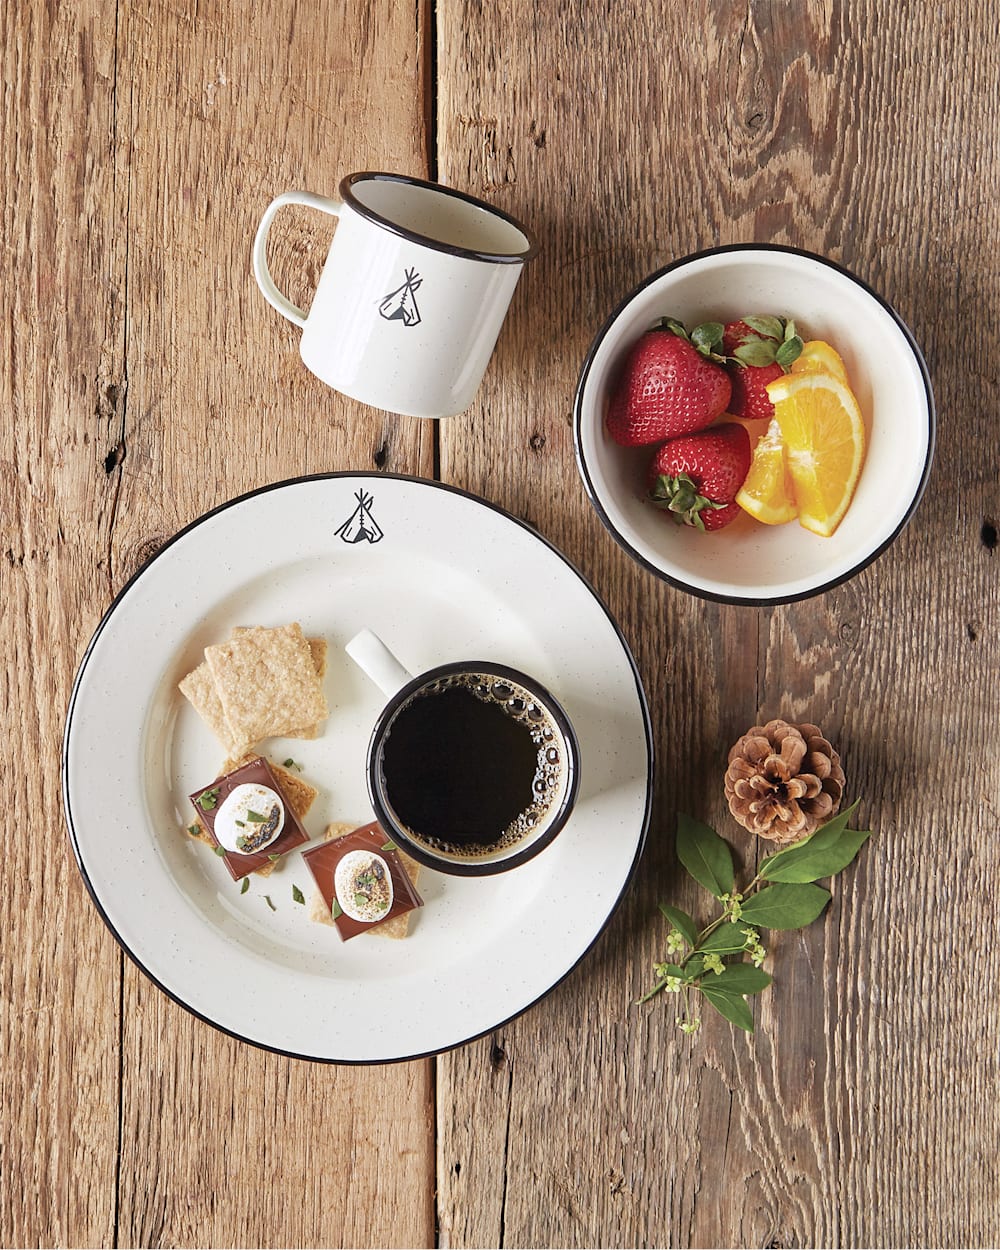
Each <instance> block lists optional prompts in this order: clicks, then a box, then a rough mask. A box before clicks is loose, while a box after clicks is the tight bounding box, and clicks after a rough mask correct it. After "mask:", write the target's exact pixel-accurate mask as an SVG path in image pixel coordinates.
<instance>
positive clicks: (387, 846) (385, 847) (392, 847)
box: [382, 838, 399, 851]
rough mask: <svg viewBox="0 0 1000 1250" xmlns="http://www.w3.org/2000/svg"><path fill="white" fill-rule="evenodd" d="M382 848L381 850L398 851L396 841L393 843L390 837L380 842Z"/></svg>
mask: <svg viewBox="0 0 1000 1250" xmlns="http://www.w3.org/2000/svg"><path fill="white" fill-rule="evenodd" d="M382 850H383V851H398V850H399V847H398V846H397V845H396V843H395V842H393V840H392V839H391V838H390V839H389V841H388V842H383V843H382Z"/></svg>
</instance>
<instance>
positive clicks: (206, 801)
mask: <svg viewBox="0 0 1000 1250" xmlns="http://www.w3.org/2000/svg"><path fill="white" fill-rule="evenodd" d="M195 802H196V803H197V804H198V806H199V807H200V808H201V810H202V811H203V812H210V811H212V809H213V808H214V807H215V806H216V804H217V803H218V802H219V787H218V786H213V787H212V789H211V790H204V791H203V792H202V793H201V794H199V795H198V797H197V798H196V799H195Z"/></svg>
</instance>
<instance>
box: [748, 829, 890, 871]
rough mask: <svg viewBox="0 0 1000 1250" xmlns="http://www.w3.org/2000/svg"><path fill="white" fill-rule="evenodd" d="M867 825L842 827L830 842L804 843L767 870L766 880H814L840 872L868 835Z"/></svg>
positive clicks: (869, 834) (869, 833) (869, 832)
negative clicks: (782, 861) (824, 843)
mask: <svg viewBox="0 0 1000 1250" xmlns="http://www.w3.org/2000/svg"><path fill="white" fill-rule="evenodd" d="M871 836H872V835H871V830H870V829H845V830H844V832H843V833H842V834H841V835H840V838H839V839H838V840H837V841H836V842H834V844H833V845H832V846H828V847H822V846H821V847H819V848H817V849H814V848H813V847H812V846H811V845H810V846H804V847H803V848H802V851H801V853H800V854H799V855H797V856H795V858H794V859H787V860H786V861H785V862H784V863H783V864H779V865H778V866H777V868H775V869H774V870H773V871H772V872H770V873H768V880H770V881H785V882H796V883H798V882H804V881H818V880H819V879H820V878H821V877H832V876H835V875H836V874H837V873H838V872H842V871H843V870H844V869H845V868H846V867H847V865H848V864H849V863H850V862H851V860H853V859H854V857H855V856H856V855H857V853H858V851H860V850H861V848H862V847H863V846H864V844H865V843H866V842H867V841H868V839H869V838H870V837H871Z"/></svg>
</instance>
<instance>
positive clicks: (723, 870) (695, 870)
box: [677, 812, 733, 898]
mask: <svg viewBox="0 0 1000 1250" xmlns="http://www.w3.org/2000/svg"><path fill="white" fill-rule="evenodd" d="M677 858H678V859H679V860H680V861H681V863H682V864H683V865H684V867H685V868H686V869H687V870H688V872H689V873H690V874H691V876H692V877H694V879H695V881H697V882H698V883H699V884H700V885H703V886H704V887H705V889H706V890H710V891H711V892H712V893H713V894H714V895H715V897H716V898H721V897H722V896H723V894H729V893H730V891H731V890H732V888H733V853H732V851H731V850H730V849H729V843H728V842H726V841H725V840H724V839H723V838H720V837H719V835H718V834H717V833H716V832H715V830H714V829H710V828H709V827H708V825H704V824H702V822H701V821H700V820H695V819H694V818H693V817H692V816H685V815H684V813H683V812H682V813H680V814H679V815H678V817H677Z"/></svg>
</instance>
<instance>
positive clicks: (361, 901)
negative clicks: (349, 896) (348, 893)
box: [354, 894, 371, 907]
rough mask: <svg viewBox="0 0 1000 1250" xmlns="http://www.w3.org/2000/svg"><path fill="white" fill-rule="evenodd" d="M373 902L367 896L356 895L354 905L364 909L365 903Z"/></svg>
mask: <svg viewBox="0 0 1000 1250" xmlns="http://www.w3.org/2000/svg"><path fill="white" fill-rule="evenodd" d="M369 902H371V899H369V897H368V895H367V894H355V896H354V905H355V906H356V907H364V905H365V903H369Z"/></svg>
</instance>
